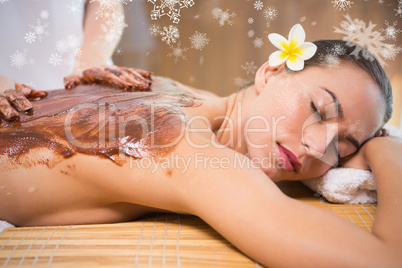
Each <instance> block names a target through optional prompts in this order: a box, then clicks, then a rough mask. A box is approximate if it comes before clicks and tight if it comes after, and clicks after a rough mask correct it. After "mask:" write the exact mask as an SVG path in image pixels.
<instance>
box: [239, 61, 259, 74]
mask: <svg viewBox="0 0 402 268" xmlns="http://www.w3.org/2000/svg"><path fill="white" fill-rule="evenodd" d="M241 68H242V69H243V70H244V71H246V74H247V75H248V74H255V72H256V71H257V69H258V67H257V66H255V64H254V61H252V62H246V63H245V64H244V65H242V66H241Z"/></svg>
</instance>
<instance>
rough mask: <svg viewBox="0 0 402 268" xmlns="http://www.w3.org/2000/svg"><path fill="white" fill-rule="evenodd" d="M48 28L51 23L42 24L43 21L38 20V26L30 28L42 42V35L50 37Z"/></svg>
mask: <svg viewBox="0 0 402 268" xmlns="http://www.w3.org/2000/svg"><path fill="white" fill-rule="evenodd" d="M48 26H49V23H44V24H42V21H41V20H40V19H38V20H37V21H36V25H33V24H30V25H29V28H31V29H33V30H34V32H35V33H36V35H37V37H38V40H39V41H42V35H49V32H48V31H47V30H46V28H47V27H48Z"/></svg>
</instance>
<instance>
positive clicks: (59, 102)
mask: <svg viewBox="0 0 402 268" xmlns="http://www.w3.org/2000/svg"><path fill="white" fill-rule="evenodd" d="M199 101H200V100H199V99H196V98H195V97H193V96H192V95H191V94H189V93H188V92H186V91H183V90H181V89H179V87H178V86H177V85H176V84H175V82H174V81H172V80H170V79H166V78H155V79H154V81H153V83H152V87H151V91H147V92H144V91H124V90H119V89H116V88H110V87H105V86H100V85H88V86H78V87H76V88H73V89H70V90H65V89H62V90H54V91H50V92H49V95H48V97H47V98H46V99H42V100H37V101H32V104H33V110H32V111H31V112H30V113H27V114H24V115H21V117H20V120H19V121H17V122H6V121H2V122H1V123H0V156H1V155H7V156H9V157H11V158H14V159H16V160H18V159H19V158H20V157H21V156H23V155H26V154H27V153H29V152H30V151H31V150H33V149H35V148H47V149H50V150H51V151H52V152H54V153H55V154H58V155H61V156H63V157H64V158H68V157H70V156H72V155H74V154H76V153H82V154H87V155H95V156H99V157H103V158H108V159H110V160H112V161H114V162H115V163H116V164H122V163H123V162H122V160H121V159H122V155H128V156H131V157H134V158H142V157H146V156H150V157H160V156H164V155H166V154H167V153H169V152H170V151H171V150H172V149H173V148H174V147H175V145H176V144H177V143H178V142H179V141H180V140H181V138H182V136H183V135H184V127H185V125H186V120H185V117H184V114H183V112H182V111H181V107H190V106H194V105H198V104H199ZM17 162H19V161H17Z"/></svg>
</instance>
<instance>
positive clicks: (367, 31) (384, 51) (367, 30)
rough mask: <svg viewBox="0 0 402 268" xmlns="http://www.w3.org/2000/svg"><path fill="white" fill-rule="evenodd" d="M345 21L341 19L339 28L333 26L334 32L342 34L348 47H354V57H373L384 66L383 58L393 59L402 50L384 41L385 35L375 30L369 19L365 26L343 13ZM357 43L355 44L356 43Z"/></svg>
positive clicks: (363, 23)
mask: <svg viewBox="0 0 402 268" xmlns="http://www.w3.org/2000/svg"><path fill="white" fill-rule="evenodd" d="M344 17H345V18H346V21H342V22H341V24H340V26H341V28H337V27H334V28H335V31H334V32H335V33H340V34H344V35H345V36H344V37H343V40H345V41H348V42H347V43H346V45H347V46H349V47H354V50H353V52H352V53H351V55H353V56H354V57H355V58H356V59H359V58H360V57H364V58H365V59H366V60H371V61H373V60H374V58H373V57H372V55H374V57H376V58H377V60H378V61H379V62H380V64H382V65H383V66H386V65H387V64H386V62H385V60H386V59H387V60H388V59H395V57H396V55H398V54H399V52H400V51H401V50H402V48H401V47H400V46H398V47H396V46H395V45H393V44H387V43H384V40H385V37H384V36H383V35H382V34H381V32H379V31H375V30H374V27H375V26H376V24H373V23H372V22H371V21H370V22H369V25H368V26H367V25H366V23H365V22H364V21H362V20H359V19H354V20H352V19H351V17H350V16H349V14H347V15H344ZM356 43H357V44H358V45H357V44H356ZM363 47H365V48H366V49H367V50H369V51H370V52H371V54H372V55H370V54H369V53H367V52H366V51H365V50H364V49H363Z"/></svg>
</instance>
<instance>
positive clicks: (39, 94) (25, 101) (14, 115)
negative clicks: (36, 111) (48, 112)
mask: <svg viewBox="0 0 402 268" xmlns="http://www.w3.org/2000/svg"><path fill="white" fill-rule="evenodd" d="M46 96H47V92H46V91H37V90H34V89H33V88H32V87H30V86H27V85H24V84H19V83H16V82H14V81H13V80H12V79H10V78H8V77H5V76H0V115H1V117H2V118H4V119H5V120H7V121H15V120H18V119H19V118H20V113H24V112H28V111H30V110H32V103H31V102H30V101H29V99H40V98H44V97H46Z"/></svg>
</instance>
